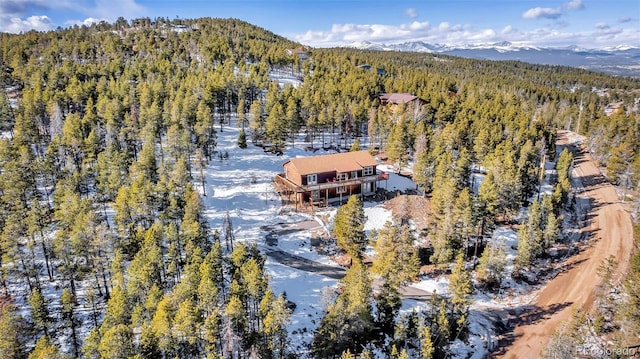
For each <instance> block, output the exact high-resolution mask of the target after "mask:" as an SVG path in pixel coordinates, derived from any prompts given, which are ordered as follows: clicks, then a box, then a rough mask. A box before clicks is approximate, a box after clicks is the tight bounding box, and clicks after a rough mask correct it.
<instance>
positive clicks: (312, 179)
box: [307, 173, 318, 185]
mask: <svg viewBox="0 0 640 359" xmlns="http://www.w3.org/2000/svg"><path fill="white" fill-rule="evenodd" d="M307 184H308V185H309V184H318V175H317V174H315V173H314V174H312V175H307Z"/></svg>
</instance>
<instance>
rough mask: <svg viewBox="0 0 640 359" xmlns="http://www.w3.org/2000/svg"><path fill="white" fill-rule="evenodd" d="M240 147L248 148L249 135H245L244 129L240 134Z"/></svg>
mask: <svg viewBox="0 0 640 359" xmlns="http://www.w3.org/2000/svg"><path fill="white" fill-rule="evenodd" d="M238 147H240V148H243V149H244V148H247V135H246V134H245V133H244V128H243V129H240V134H238Z"/></svg>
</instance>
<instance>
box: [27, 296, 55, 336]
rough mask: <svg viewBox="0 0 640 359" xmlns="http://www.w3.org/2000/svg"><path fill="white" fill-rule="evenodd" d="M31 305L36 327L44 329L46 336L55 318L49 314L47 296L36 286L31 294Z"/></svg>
mask: <svg viewBox="0 0 640 359" xmlns="http://www.w3.org/2000/svg"><path fill="white" fill-rule="evenodd" d="M29 306H30V307H31V318H32V319H33V324H34V325H35V327H36V328H37V329H38V330H40V331H42V333H43V334H44V335H45V336H48V335H49V334H48V330H49V327H50V326H51V324H52V323H53V319H52V318H51V315H50V314H49V308H48V305H47V301H46V299H45V297H44V296H43V295H42V292H40V289H38V288H35V289H33V290H32V291H31V295H30V296H29Z"/></svg>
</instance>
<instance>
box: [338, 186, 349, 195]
mask: <svg viewBox="0 0 640 359" xmlns="http://www.w3.org/2000/svg"><path fill="white" fill-rule="evenodd" d="M336 193H338V194H341V193H347V186H340V187H338V188H336Z"/></svg>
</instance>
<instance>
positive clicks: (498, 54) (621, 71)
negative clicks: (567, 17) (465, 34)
mask: <svg viewBox="0 0 640 359" xmlns="http://www.w3.org/2000/svg"><path fill="white" fill-rule="evenodd" d="M345 47H350V48H356V49H362V50H378V51H405V52H422V53H440V54H445V55H452V56H459V57H466V58H473V59H484V60H496V61H502V60H517V61H522V62H527V63H533V64H542V65H558V66H571V67H578V68H583V69H586V70H592V71H598V72H603V73H607V74H610V75H616V76H630V77H638V78H640V47H635V46H617V47H611V48H605V49H586V48H580V47H577V46H568V47H560V48H552V47H538V46H530V45H522V44H513V43H510V42H507V41H503V42H496V43H489V44H469V45H443V44H430V43H426V42H422V41H413V42H404V43H399V44H388V45H386V44H377V43H373V42H368V41H362V42H353V43H350V44H348V45H346V46H345Z"/></svg>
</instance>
